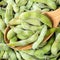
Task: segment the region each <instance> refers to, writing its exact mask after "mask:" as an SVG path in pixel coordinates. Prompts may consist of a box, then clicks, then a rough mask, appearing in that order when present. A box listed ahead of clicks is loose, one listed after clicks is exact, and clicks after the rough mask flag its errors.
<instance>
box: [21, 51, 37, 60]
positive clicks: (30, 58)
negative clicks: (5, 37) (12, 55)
mask: <svg viewBox="0 0 60 60" xmlns="http://www.w3.org/2000/svg"><path fill="white" fill-rule="evenodd" d="M20 53H21V56H22V57H23V59H24V60H37V59H36V58H34V57H32V56H31V55H29V54H27V53H25V52H22V51H20Z"/></svg>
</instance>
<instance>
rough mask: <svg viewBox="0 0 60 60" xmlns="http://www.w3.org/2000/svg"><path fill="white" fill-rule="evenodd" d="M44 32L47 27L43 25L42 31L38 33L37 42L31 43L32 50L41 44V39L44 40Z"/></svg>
mask: <svg viewBox="0 0 60 60" xmlns="http://www.w3.org/2000/svg"><path fill="white" fill-rule="evenodd" d="M46 32H47V26H46V25H44V27H43V28H42V31H41V33H40V35H39V37H38V39H37V41H35V42H34V43H33V45H32V48H33V49H36V48H37V47H38V46H39V44H41V42H42V41H43V39H44V37H45V35H46Z"/></svg>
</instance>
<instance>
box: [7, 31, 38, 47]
mask: <svg viewBox="0 0 60 60" xmlns="http://www.w3.org/2000/svg"><path fill="white" fill-rule="evenodd" d="M37 38H38V31H37V32H36V33H34V34H33V35H32V36H31V37H29V38H28V39H26V40H21V41H17V42H12V43H9V44H8V45H9V46H11V47H14V46H26V45H28V44H30V43H33V42H34V41H36V40H37Z"/></svg>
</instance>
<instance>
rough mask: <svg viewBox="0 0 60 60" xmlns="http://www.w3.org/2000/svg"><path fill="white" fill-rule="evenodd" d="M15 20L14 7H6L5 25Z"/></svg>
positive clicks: (9, 5)
mask: <svg viewBox="0 0 60 60" xmlns="http://www.w3.org/2000/svg"><path fill="white" fill-rule="evenodd" d="M12 18H13V7H12V5H11V4H8V5H7V7H6V13H5V23H6V24H8V22H9V21H10V20H11V19H12Z"/></svg>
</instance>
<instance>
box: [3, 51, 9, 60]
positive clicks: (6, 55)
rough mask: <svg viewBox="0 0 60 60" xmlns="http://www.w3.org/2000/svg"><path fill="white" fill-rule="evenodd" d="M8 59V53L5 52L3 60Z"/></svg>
mask: <svg viewBox="0 0 60 60" xmlns="http://www.w3.org/2000/svg"><path fill="white" fill-rule="evenodd" d="M8 58H9V55H8V52H7V51H5V52H4V54H3V59H8Z"/></svg>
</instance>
